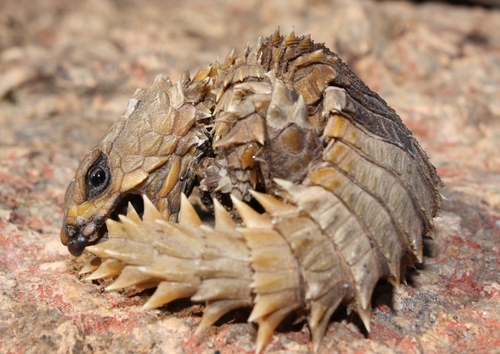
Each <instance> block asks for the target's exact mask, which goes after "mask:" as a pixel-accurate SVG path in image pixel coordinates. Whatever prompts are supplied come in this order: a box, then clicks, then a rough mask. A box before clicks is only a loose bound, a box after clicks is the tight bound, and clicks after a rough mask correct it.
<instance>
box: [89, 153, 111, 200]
mask: <svg viewBox="0 0 500 354" xmlns="http://www.w3.org/2000/svg"><path fill="white" fill-rule="evenodd" d="M106 162H107V159H106V157H105V156H104V155H103V154H101V155H100V156H99V158H98V159H97V160H96V162H94V164H93V165H92V166H91V167H90V168H89V171H88V173H87V178H86V181H85V186H86V189H87V197H88V198H94V197H96V196H98V195H99V194H101V193H102V192H103V191H104V190H105V189H106V188H107V187H108V185H109V182H110V181H111V178H110V177H111V176H110V173H109V168H108V166H107V163H106Z"/></svg>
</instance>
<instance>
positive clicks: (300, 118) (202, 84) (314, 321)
mask: <svg viewBox="0 0 500 354" xmlns="http://www.w3.org/2000/svg"><path fill="white" fill-rule="evenodd" d="M441 184H442V183H441V181H440V179H439V177H438V176H437V174H436V171H435V169H434V167H433V166H432V165H431V164H430V163H429V161H428V158H427V156H426V154H425V152H424V151H423V150H422V148H421V147H420V145H419V144H418V142H417V141H416V140H415V138H414V137H413V136H412V134H411V132H410V131H409V130H408V129H407V128H406V127H405V125H404V124H403V123H402V121H401V119H400V118H399V117H398V115H397V114H396V112H394V110H392V109H391V108H390V107H388V106H387V104H386V103H385V102H384V101H383V100H382V99H381V98H380V97H379V96H378V95H377V94H375V93H373V92H372V91H370V90H369V89H368V88H367V87H366V85H364V84H363V83H362V82H361V81H360V80H359V79H358V78H357V77H356V76H355V75H354V74H353V73H352V72H351V71H350V70H349V69H348V67H347V66H346V65H345V64H344V63H342V61H341V60H340V59H339V57H338V56H337V55H336V54H334V53H332V52H331V51H329V50H328V49H327V48H325V47H324V46H323V45H322V44H317V43H314V42H313V41H312V40H311V39H310V38H309V36H305V37H296V36H295V34H294V33H293V31H292V32H290V33H289V34H288V35H287V36H281V35H280V34H279V33H278V32H276V33H274V34H273V35H272V36H270V37H268V38H266V39H259V41H258V43H257V44H256V45H255V46H254V47H253V48H248V47H247V48H246V49H245V50H244V51H243V53H241V54H240V55H237V56H236V55H234V54H233V53H231V54H230V55H229V56H228V57H227V58H226V60H225V61H224V62H223V63H222V64H220V63H218V62H214V63H212V64H209V65H207V66H205V67H203V68H201V69H200V70H199V71H198V73H197V74H196V75H195V76H194V78H192V79H191V78H190V77H189V74H187V73H185V74H183V76H182V78H181V79H180V80H179V82H177V83H176V84H172V83H171V82H170V80H168V79H164V78H162V77H161V76H159V77H157V79H156V80H155V82H154V83H153V85H152V86H151V87H150V88H149V89H147V90H137V91H136V93H135V94H134V96H133V97H132V99H131V100H130V102H129V104H128V107H127V109H126V110H125V112H124V114H123V116H122V117H121V118H120V119H119V120H118V121H117V122H116V123H115V124H114V125H113V126H112V127H111V129H110V131H109V132H108V133H107V134H106V135H105V136H104V137H103V139H102V140H101V141H100V142H99V144H98V145H97V146H96V147H95V148H94V149H93V150H92V151H91V152H90V153H89V154H88V155H87V156H86V157H85V158H84V160H83V162H82V163H81V165H80V167H79V168H78V170H77V172H76V176H75V178H74V179H73V181H72V182H71V184H70V186H69V187H68V190H67V193H66V201H65V202H66V213H65V216H64V225H63V228H62V231H61V240H62V242H63V244H65V245H67V246H68V249H69V251H70V252H71V253H72V254H73V255H75V256H78V255H80V254H81V253H82V252H83V251H84V249H85V248H87V249H88V250H89V251H90V252H92V253H94V254H95V255H97V256H99V257H102V258H103V259H105V260H104V261H103V263H102V264H101V265H100V267H99V268H98V269H97V270H96V271H95V272H94V273H93V274H92V275H91V276H90V278H91V279H98V278H103V277H113V276H117V275H119V276H118V279H117V280H116V281H115V283H113V284H112V285H111V286H110V287H109V289H117V288H122V287H127V286H143V287H151V286H157V290H156V292H155V293H154V295H153V296H152V297H151V299H150V300H149V301H148V302H147V303H146V304H145V305H144V306H145V307H146V308H151V307H156V306H161V305H163V304H166V303H168V302H170V301H173V300H175V299H178V298H184V297H189V298H191V299H192V300H193V301H202V302H205V303H206V308H205V313H204V316H203V319H202V322H201V324H200V329H203V328H206V327H207V326H209V325H211V324H212V323H214V322H215V321H216V320H217V319H218V318H220V317H221V316H222V315H223V314H225V313H226V312H228V311H230V310H232V309H236V308H239V307H253V310H252V313H251V315H250V318H249V321H253V322H256V323H258V325H259V332H258V338H257V349H258V351H260V350H261V349H262V348H263V346H264V345H265V343H266V342H267V340H268V339H269V337H270V336H271V335H272V333H273V331H274V329H275V327H276V326H277V325H278V324H279V323H280V322H281V321H282V320H283V319H284V318H285V317H286V316H287V315H289V314H290V313H292V312H294V311H300V312H305V313H307V314H308V317H307V320H308V324H309V327H310V330H311V334H312V338H313V343H314V347H315V348H317V347H318V345H319V344H320V342H321V340H322V338H323V335H324V333H325V329H326V326H327V324H328V321H329V318H330V316H331V314H332V313H333V311H334V310H335V309H336V308H337V307H338V306H339V305H340V304H344V305H346V306H347V307H348V308H350V309H354V310H355V311H357V312H358V314H359V315H360V317H361V319H362V320H363V322H364V324H365V326H366V327H367V329H369V323H370V310H371V308H370V298H371V295H372V292H373V289H374V287H375V284H376V283H377V281H378V280H380V279H387V280H388V281H390V282H391V283H393V284H398V283H399V282H400V280H401V277H402V274H403V273H402V272H403V271H404V268H405V267H406V266H407V265H411V264H412V262H415V261H416V262H421V261H422V236H423V235H426V234H430V233H431V232H432V227H433V217H435V216H436V214H437V213H438V211H439V206H440V203H441V197H440V194H439V191H438V189H439V187H441ZM194 187H197V188H198V190H199V195H200V198H201V201H202V202H203V204H204V205H205V206H206V207H207V208H208V209H209V210H210V211H212V212H214V214H215V227H210V226H208V225H205V224H203V223H202V221H200V219H199V218H198V216H197V215H196V213H195V212H194V211H193V210H192V207H191V206H190V205H189V203H188V202H187V199H185V198H184V197H183V193H184V194H189V193H190V192H191V191H192V189H193V188H194ZM127 205H129V207H128V211H127ZM250 205H252V206H253V207H250ZM259 205H260V206H259ZM256 208H259V209H258V210H261V209H260V208H262V209H263V211H264V212H262V211H261V212H257V211H256V210H257V209H256ZM125 213H127V215H126V216H123V215H120V214H125ZM88 270H91V269H90V268H88ZM92 270H93V269H92Z"/></svg>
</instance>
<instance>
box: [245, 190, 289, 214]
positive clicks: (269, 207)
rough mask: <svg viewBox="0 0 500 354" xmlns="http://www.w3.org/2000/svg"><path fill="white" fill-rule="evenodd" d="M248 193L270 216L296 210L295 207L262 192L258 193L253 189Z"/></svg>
mask: <svg viewBox="0 0 500 354" xmlns="http://www.w3.org/2000/svg"><path fill="white" fill-rule="evenodd" d="M250 194H252V196H253V197H254V198H255V199H256V200H257V201H258V202H259V204H260V205H262V207H264V209H265V210H266V212H268V213H269V215H271V216H278V215H287V214H288V215H289V214H292V213H294V212H296V211H297V209H296V208H295V207H293V206H291V205H288V204H285V203H283V202H281V201H279V200H277V199H276V198H273V197H272V196H270V195H268V194H264V193H259V192H255V191H250Z"/></svg>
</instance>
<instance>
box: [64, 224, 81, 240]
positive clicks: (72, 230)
mask: <svg viewBox="0 0 500 354" xmlns="http://www.w3.org/2000/svg"><path fill="white" fill-rule="evenodd" d="M79 233H80V228H79V227H78V226H74V225H66V236H67V237H68V239H74V238H76V237H77V235H78V234H79Z"/></svg>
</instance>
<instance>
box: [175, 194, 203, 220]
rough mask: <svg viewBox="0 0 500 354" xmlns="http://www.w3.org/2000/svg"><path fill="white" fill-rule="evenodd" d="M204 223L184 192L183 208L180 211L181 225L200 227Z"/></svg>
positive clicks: (182, 198) (182, 197)
mask: <svg viewBox="0 0 500 354" xmlns="http://www.w3.org/2000/svg"><path fill="white" fill-rule="evenodd" d="M201 224H202V222H201V219H200V217H199V216H198V213H197V212H196V210H194V207H193V206H192V205H191V203H190V202H189V200H188V198H187V197H186V195H185V194H184V193H182V195H181V210H180V211H179V225H182V226H185V227H188V228H189V227H198V226H200V225H201Z"/></svg>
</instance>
